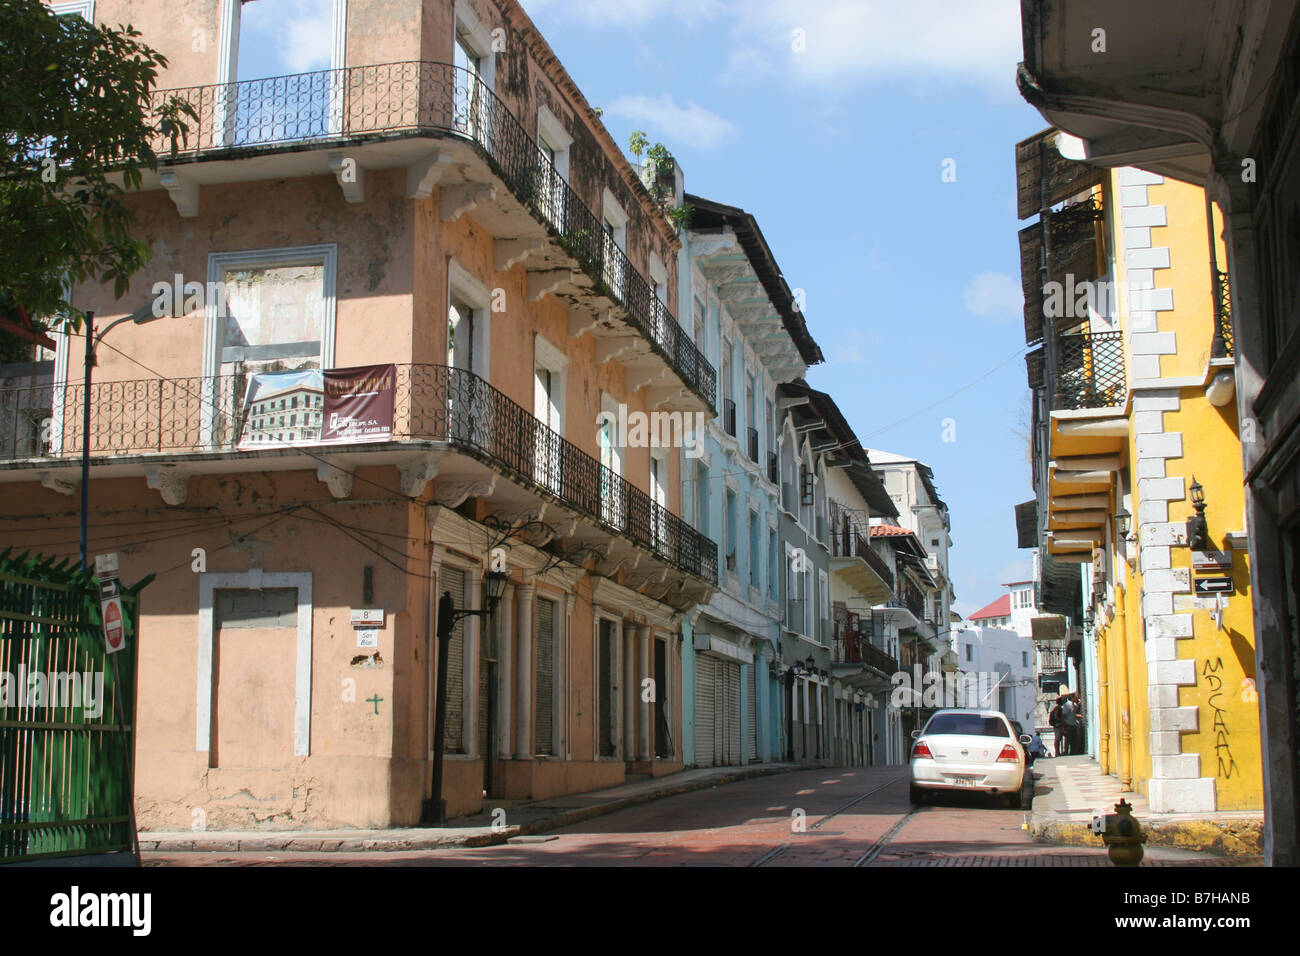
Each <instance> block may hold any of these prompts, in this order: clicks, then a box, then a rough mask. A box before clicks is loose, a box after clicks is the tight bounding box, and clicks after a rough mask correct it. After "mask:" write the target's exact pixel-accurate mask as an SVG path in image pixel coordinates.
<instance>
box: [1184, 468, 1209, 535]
mask: <svg viewBox="0 0 1300 956" xmlns="http://www.w3.org/2000/svg"><path fill="white" fill-rule="evenodd" d="M1188 492H1189V494H1190V495H1191V498H1192V507H1193V508H1195V509H1196V514H1194V515H1192V516H1191V517H1190V518H1188V519H1187V546H1188V547H1189V548H1191V549H1192V550H1193V551H1209V550H1210V526H1209V524H1208V522H1206V520H1205V489H1204V488H1202V487H1201V483H1200V482H1199V481H1197V480H1196V476H1195V475H1192V486H1191V488H1189V489H1188Z"/></svg>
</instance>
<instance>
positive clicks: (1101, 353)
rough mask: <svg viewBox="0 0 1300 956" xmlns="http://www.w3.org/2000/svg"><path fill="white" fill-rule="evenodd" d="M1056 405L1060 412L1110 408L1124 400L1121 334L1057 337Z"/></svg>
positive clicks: (1125, 384) (1090, 333) (1108, 333)
mask: <svg viewBox="0 0 1300 956" xmlns="http://www.w3.org/2000/svg"><path fill="white" fill-rule="evenodd" d="M1056 341H1057V348H1058V354H1059V355H1060V361H1059V363H1058V367H1057V369H1056V383H1055V384H1056V404H1055V408H1056V409H1057V410H1058V411H1060V410H1067V409H1068V410H1074V409H1081V408H1111V407H1115V406H1118V405H1123V404H1124V402H1125V401H1126V400H1127V398H1128V392H1127V387H1126V386H1127V379H1126V376H1125V371H1124V334H1123V333H1122V332H1081V333H1076V334H1070V335H1060V336H1057V340H1056Z"/></svg>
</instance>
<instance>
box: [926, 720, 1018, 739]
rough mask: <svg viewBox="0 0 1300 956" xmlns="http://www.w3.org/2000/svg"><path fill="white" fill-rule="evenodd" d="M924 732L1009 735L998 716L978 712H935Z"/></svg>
mask: <svg viewBox="0 0 1300 956" xmlns="http://www.w3.org/2000/svg"><path fill="white" fill-rule="evenodd" d="M925 732H926V734H927V735H928V734H960V735H962V736H965V737H1010V736H1011V732H1010V731H1009V730H1007V725H1006V724H1005V723H1004V722H1003V721H1002V718H1000V717H981V716H980V715H979V714H935V715H934V716H933V717H932V718H930V723H929V724H927V725H926V728H925Z"/></svg>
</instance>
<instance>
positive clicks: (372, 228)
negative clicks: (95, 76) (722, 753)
mask: <svg viewBox="0 0 1300 956" xmlns="http://www.w3.org/2000/svg"><path fill="white" fill-rule="evenodd" d="M318 5H319V6H321V10H322V11H323V12H322V16H323V18H324V22H326V23H327V24H328V29H324V30H322V31H320V36H321V39H320V41H319V44H318V45H319V47H320V49H318V50H313V51H307V52H308V53H309V54H310V56H308V57H307V60H309V61H310V63H311V64H316V65H319V67H320V68H318V69H309V70H308V71H306V72H300V71H293V70H289V71H288V72H289V73H291V74H292V75H270V76H267V75H258V73H259V71H258V70H257V69H256V67H257V66H258V64H259V62H260V61H259V57H261V56H262V55H263V52H264V51H265V49H266V43H267V36H268V34H267V32H266V30H267V26H266V24H267V21H266V20H265V17H266V11H265V9H263V10H258V9H257V8H269V7H270V6H271V5H270V4H260V3H258V4H254V3H240V2H239V0H178V2H173V0H166V2H164V0H93V2H92V0H86V2H79V3H59V4H51V6H52V8H54V9H55V11H56V12H58V13H59V14H60V15H68V16H78V15H82V16H89V17H92V18H93V19H94V20H95V21H96V22H103V23H108V24H118V23H120V22H125V21H128V20H129V21H132V22H133V23H134V25H135V26H136V27H137V28H138V29H140V30H141V31H142V33H143V39H144V40H145V42H147V43H149V44H150V45H152V46H154V47H155V48H157V49H158V50H160V51H161V52H163V53H164V54H165V55H166V56H167V57H168V58H169V61H170V68H169V69H168V71H167V72H166V73H165V74H164V75H163V76H162V78H161V82H160V84H159V86H160V88H162V89H165V90H170V91H171V92H172V93H174V94H175V95H177V96H180V97H182V98H183V99H185V100H186V101H188V102H189V103H190V104H191V105H192V106H193V107H194V108H195V110H196V111H197V113H198V116H199V120H198V122H197V123H191V124H190V125H191V128H190V130H189V136H188V139H187V141H186V144H185V146H184V148H183V149H182V151H181V153H180V154H179V155H178V156H176V157H175V158H169V159H168V160H167V161H166V163H165V166H163V167H162V168H161V169H160V170H159V171H158V172H157V173H156V174H146V178H145V183H144V185H143V188H142V189H141V190H139V191H138V192H135V193H133V194H131V196H130V197H129V202H130V206H131V209H132V211H133V213H134V216H135V222H136V234H137V235H138V237H139V238H140V239H142V240H143V241H145V242H147V243H148V245H149V247H150V248H151V250H152V260H151V262H150V263H149V265H148V267H147V268H146V269H145V270H144V271H142V272H141V273H140V274H139V275H138V276H137V277H136V278H135V280H134V281H133V282H132V285H131V292H130V293H129V294H128V295H127V296H126V297H124V298H123V299H121V300H115V299H114V298H113V295H112V292H111V290H110V289H108V288H104V287H101V286H98V285H91V284H87V285H82V286H79V287H77V288H76V289H75V290H74V293H73V295H74V299H73V301H74V303H75V304H76V305H77V306H78V307H79V308H83V309H87V310H94V312H95V315H96V320H95V321H96V325H97V327H99V328H101V329H102V328H103V327H104V326H106V325H107V323H109V322H111V321H113V320H114V319H116V318H119V317H121V316H124V315H126V314H128V313H131V312H132V311H134V310H135V309H136V308H137V307H139V306H141V305H142V304H144V303H147V302H148V301H149V300H150V298H151V297H152V296H153V295H154V291H153V289H154V284H155V283H173V282H175V281H176V280H175V277H176V276H181V277H182V280H183V281H184V282H185V283H187V284H188V283H190V282H197V283H200V284H201V285H203V287H204V288H205V291H210V290H211V289H213V288H216V289H219V290H220V291H221V293H222V294H221V295H217V296H213V295H206V296H205V302H204V303H203V308H201V309H199V310H198V311H197V312H195V313H193V314H190V315H187V316H185V317H182V318H162V319H158V320H157V321H154V322H150V323H148V324H143V325H139V326H137V325H133V324H130V323H127V324H125V325H123V326H121V327H119V328H116V329H114V330H113V332H112V333H111V334H110V335H109V336H108V337H107V338H106V339H105V340H104V344H103V345H102V346H101V347H100V349H99V353H98V367H97V368H96V369H95V384H94V386H93V388H92V391H91V394H90V396H89V397H90V406H91V425H90V429H89V433H88V434H85V433H83V431H82V428H81V425H80V423H81V416H82V409H83V408H84V404H83V403H84V402H85V401H86V395H85V394H84V392H83V389H82V388H81V385H80V383H81V381H82V375H83V368H82V364H81V363H82V359H81V352H82V344H81V343H82V339H80V338H71V339H68V338H64V339H62V340H61V341H60V343H59V350H58V352H57V354H56V355H54V356H53V357H48V356H47V358H49V359H50V360H49V361H47V362H42V361H40V358H41V356H39V355H33V356H32V357H31V358H32V359H33V361H32V362H30V363H26V364H24V365H23V366H22V367H21V368H9V370H8V371H6V370H5V369H4V367H0V376H3V378H0V409H2V410H4V411H6V413H7V412H8V411H10V410H12V411H13V413H14V414H13V415H12V416H10V418H11V420H12V422H13V423H15V424H13V426H12V427H9V426H6V428H5V430H3V431H0V483H3V491H2V492H0V548H3V547H6V546H14V547H16V548H17V549H18V550H20V551H21V550H26V549H30V550H34V551H39V552H44V553H49V554H57V555H72V556H75V554H76V527H77V521H78V517H79V509H78V490H79V489H78V486H79V482H80V472H79V468H78V464H79V461H78V460H79V456H80V454H81V451H82V448H83V446H84V444H85V443H87V442H88V443H89V446H90V479H91V486H90V487H91V502H92V510H91V514H90V529H89V535H90V541H89V550H90V554H91V555H94V554H99V553H105V552H110V551H113V552H117V553H118V554H119V555H120V564H121V573H122V578H123V580H124V581H126V582H128V583H130V582H133V581H135V580H138V579H140V578H142V577H144V576H145V575H148V574H154V575H156V576H157V577H156V579H155V580H154V581H153V583H151V584H150V585H149V586H148V587H147V588H145V590H144V592H143V594H142V619H141V633H140V636H139V641H140V645H139V650H140V672H139V680H140V684H139V704H138V715H137V717H138V735H137V763H138V772H137V806H138V816H139V821H140V825H141V827H142V828H145V829H150V828H175V827H184V828H188V827H190V826H191V824H192V823H194V821H195V820H197V819H202V820H203V821H204V822H205V824H206V826H207V827H209V828H226V827H229V828H273V827H282V828H296V827H332V826H358V827H383V826H400V825H409V824H414V823H416V822H418V821H419V820H420V819H421V815H422V812H424V811H425V810H426V809H427V808H426V806H425V801H427V799H428V798H429V797H430V795H431V769H432V755H433V752H434V751H435V749H436V748H435V740H434V736H433V726H434V714H435V703H436V701H435V699H434V691H435V688H436V686H437V680H436V678H437V675H436V673H435V662H436V641H435V639H434V635H435V634H436V632H437V627H438V620H437V609H438V603H439V598H440V597H441V596H442V595H443V594H444V593H449V594H450V595H451V597H452V599H453V601H454V602H455V606H456V607H458V608H466V607H468V608H475V607H478V606H479V602H480V601H481V600H482V583H483V579H484V576H485V574H486V572H487V570H488V568H489V561H490V559H491V556H492V555H493V554H494V553H496V554H498V555H504V561H505V568H506V570H507V573H508V575H509V583H508V585H507V587H506V588H505V591H504V596H503V597H502V599H501V601H500V603H499V604H498V605H497V606H496V610H495V612H494V613H493V614H491V615H489V616H484V617H477V618H474V617H472V618H468V619H463V620H461V621H460V622H459V623H458V624H457V625H456V628H455V630H454V632H453V639H452V643H451V646H450V653H449V666H448V670H447V674H446V678H447V680H446V686H447V699H446V709H447V720H446V732H445V734H444V739H443V745H444V748H445V752H446V754H447V757H446V769H445V776H446V782H445V788H444V796H445V798H446V800H447V810H448V814H449V815H450V816H457V815H462V814H467V813H472V812H475V811H478V810H480V809H481V808H483V807H484V806H488V807H490V806H492V804H491V802H490V801H491V800H492V799H493V798H526V797H532V798H545V797H547V796H550V795H555V794H561V793H566V792H574V791H582V790H588V789H592V788H596V787H603V786H609V785H612V784H615V783H619V782H621V781H623V780H624V779H625V775H626V774H628V773H637V774H649V773H653V774H659V773H666V772H671V771H673V770H676V769H680V768H681V766H682V755H681V739H682V723H681V707H680V700H681V694H680V684H681V674H680V659H681V628H680V623H681V616H682V612H683V611H684V610H686V609H688V608H691V607H693V606H694V605H695V604H696V603H698V602H701V601H706V600H707V599H708V598H709V596H710V594H711V593H712V591H713V589H714V588H715V582H716V580H717V561H718V557H717V549H716V546H715V545H714V544H713V542H712V541H711V540H710V539H709V538H708V537H706V536H704V535H703V534H701V533H700V532H699V531H698V530H696V529H695V528H693V527H691V526H690V525H688V524H687V523H685V522H683V521H682V519H681V517H680V513H681V512H680V502H681V485H680V475H681V466H682V461H681V459H682V449H681V448H673V447H624V446H622V445H620V444H619V441H620V437H619V436H618V435H617V434H616V433H615V429H614V428H613V427H612V426H611V425H610V421H611V420H613V419H616V416H606V417H604V418H601V417H600V413H601V412H604V411H617V410H619V409H620V407H622V408H623V409H625V410H626V411H628V412H629V413H631V412H645V413H652V412H655V411H661V412H677V413H682V414H684V413H695V412H701V413H704V414H705V415H706V416H708V417H712V415H713V414H714V408H715V405H716V398H715V392H716V384H715V373H714V369H713V367H712V366H711V365H710V364H709V363H708V362H707V361H706V360H705V358H704V357H703V355H702V354H701V353H700V352H699V350H698V349H697V347H696V346H695V344H694V342H693V335H692V331H693V330H691V329H689V328H684V327H683V326H682V325H681V324H679V321H678V318H677V316H678V315H680V314H681V313H682V312H685V313H686V314H688V315H689V313H690V310H689V309H686V308H680V307H679V303H678V302H677V294H676V290H677V289H678V287H679V283H678V281H677V276H676V269H677V259H678V257H677V255H676V252H677V250H678V248H679V247H680V243H679V240H678V234H677V230H676V227H675V226H674V225H673V223H672V221H671V219H670V217H669V215H668V212H669V210H667V209H666V208H665V207H664V206H663V204H662V202H661V201H660V200H659V199H657V198H656V197H657V196H658V195H659V191H658V190H656V191H655V194H654V195H652V193H651V191H650V190H648V189H647V188H646V186H645V185H644V184H643V183H642V181H641V179H640V178H639V177H638V174H637V172H636V171H635V170H634V169H633V168H632V167H631V166H630V165H629V164H628V162H627V161H626V160H625V158H624V156H623V154H622V153H621V151H620V150H619V148H618V147H617V145H616V144H615V143H614V141H613V140H612V139H611V137H610V135H609V133H608V132H607V131H606V130H605V128H604V126H603V125H602V124H601V121H600V119H599V118H598V116H597V115H596V113H595V112H594V111H593V110H592V108H591V107H590V106H589V105H588V103H587V101H586V100H585V99H584V98H583V95H582V93H581V91H580V90H579V89H578V88H577V86H576V85H575V84H574V82H573V80H572V78H571V77H570V76H569V75H568V73H567V72H566V71H565V69H564V67H563V66H562V65H561V64H560V63H559V61H558V60H557V59H556V57H555V55H554V53H553V52H552V51H551V49H550V47H549V46H548V45H547V43H546V41H545V40H544V39H543V38H542V36H541V35H540V34H539V33H538V32H537V30H536V28H535V27H534V26H533V24H532V23H531V21H530V20H529V18H528V17H527V15H526V14H525V13H524V11H523V10H522V9H521V8H520V6H519V4H518V3H516V2H513V0H495V2H494V0H455V2H453V0H325V2H324V3H323V4H318ZM257 17H262V18H263V19H262V20H258V19H257ZM259 24H260V25H259ZM304 35H309V34H304ZM299 54H301V51H299ZM261 72H263V73H264V72H266V71H265V70H262V71H261ZM160 95H163V94H161V93H160ZM169 95H170V94H169ZM160 145H161V144H160ZM497 549H501V550H500V551H497ZM361 611H365V612H367V613H366V614H358V613H356V612H361ZM356 619H361V620H363V622H365V623H378V624H379V628H378V630H375V629H374V628H368V629H358V628H356V627H354V620H356ZM647 687H650V688H653V690H654V693H651V694H646V693H643V692H642V691H643V689H644V688H647ZM200 811H201V812H200Z"/></svg>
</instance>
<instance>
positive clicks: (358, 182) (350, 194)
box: [326, 153, 366, 203]
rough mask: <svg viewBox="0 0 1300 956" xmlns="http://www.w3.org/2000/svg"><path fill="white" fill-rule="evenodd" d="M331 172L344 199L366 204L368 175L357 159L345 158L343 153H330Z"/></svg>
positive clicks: (328, 160) (327, 159) (328, 158)
mask: <svg viewBox="0 0 1300 956" xmlns="http://www.w3.org/2000/svg"><path fill="white" fill-rule="evenodd" d="M326 161H327V162H328V163H329V167H330V172H332V173H333V174H334V178H335V179H337V180H338V182H339V188H340V189H342V190H343V198H344V199H345V200H347V201H348V202H351V203H358V202H364V201H365V198H366V173H365V170H364V169H362V168H361V166H360V165H359V164H358V163H357V160H356V157H354V156H344V155H343V154H342V153H330V154H329V155H328V156H327V157H326Z"/></svg>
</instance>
